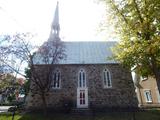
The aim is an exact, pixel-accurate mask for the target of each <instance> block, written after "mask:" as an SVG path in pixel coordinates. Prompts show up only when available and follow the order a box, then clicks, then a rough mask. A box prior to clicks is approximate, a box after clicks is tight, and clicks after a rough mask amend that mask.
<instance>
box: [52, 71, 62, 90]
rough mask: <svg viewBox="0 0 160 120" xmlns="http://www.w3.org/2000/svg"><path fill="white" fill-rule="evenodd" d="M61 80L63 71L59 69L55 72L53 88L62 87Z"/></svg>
mask: <svg viewBox="0 0 160 120" xmlns="http://www.w3.org/2000/svg"><path fill="white" fill-rule="evenodd" d="M60 80H61V73H60V71H59V70H56V71H55V72H54V73H53V81H52V88H54V89H59V88H60V82H61V81H60Z"/></svg>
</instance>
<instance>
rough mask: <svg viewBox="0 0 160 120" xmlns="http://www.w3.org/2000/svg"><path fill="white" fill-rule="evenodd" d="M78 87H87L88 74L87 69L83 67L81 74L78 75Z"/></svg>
mask: <svg viewBox="0 0 160 120" xmlns="http://www.w3.org/2000/svg"><path fill="white" fill-rule="evenodd" d="M78 87H80V88H84V87H86V74H85V71H84V70H83V69H81V70H80V71H79V75H78Z"/></svg>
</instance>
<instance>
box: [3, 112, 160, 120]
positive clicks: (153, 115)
mask: <svg viewBox="0 0 160 120" xmlns="http://www.w3.org/2000/svg"><path fill="white" fill-rule="evenodd" d="M0 120H12V114H0ZM14 120H133V114H132V113H124V112H123V113H121V112H118V113H115V112H113V113H97V114H95V115H90V116H84V115H71V114H49V115H47V116H46V117H44V116H43V114H25V115H18V114H17V115H15V118H14ZM135 120H160V111H158V110H154V111H153V110H150V111H145V112H136V113H135Z"/></svg>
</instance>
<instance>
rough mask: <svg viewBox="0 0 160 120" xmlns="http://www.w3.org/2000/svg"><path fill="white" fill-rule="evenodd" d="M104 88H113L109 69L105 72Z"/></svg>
mask: <svg viewBox="0 0 160 120" xmlns="http://www.w3.org/2000/svg"><path fill="white" fill-rule="evenodd" d="M103 86H104V88H112V79H111V73H110V71H109V70H108V69H107V68H105V69H104V70H103Z"/></svg>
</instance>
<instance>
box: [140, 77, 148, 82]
mask: <svg viewBox="0 0 160 120" xmlns="http://www.w3.org/2000/svg"><path fill="white" fill-rule="evenodd" d="M147 79H148V78H147V77H142V76H141V77H140V80H141V81H144V80H147Z"/></svg>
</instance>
